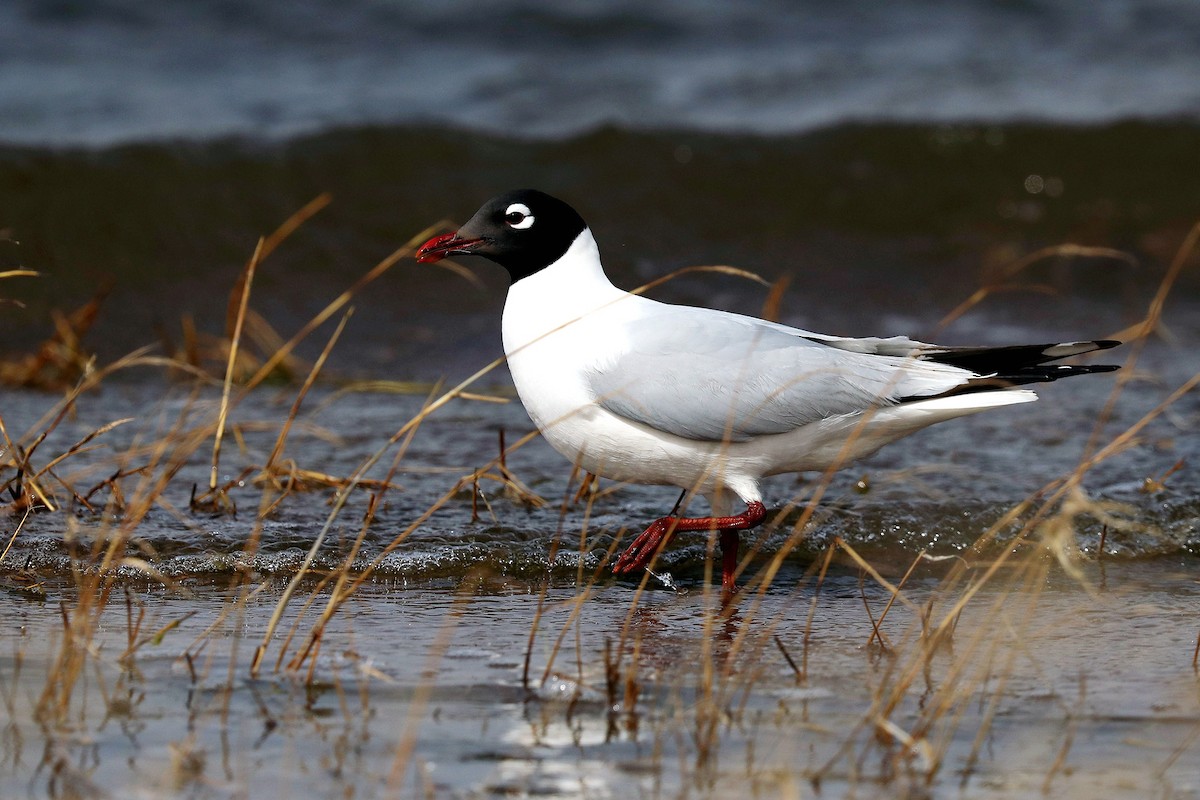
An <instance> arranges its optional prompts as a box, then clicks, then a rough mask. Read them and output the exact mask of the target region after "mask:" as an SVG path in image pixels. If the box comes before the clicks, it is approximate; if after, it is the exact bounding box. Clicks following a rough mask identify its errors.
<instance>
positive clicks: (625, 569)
mask: <svg viewBox="0 0 1200 800" xmlns="http://www.w3.org/2000/svg"><path fill="white" fill-rule="evenodd" d="M766 515H767V510H766V508H765V507H764V506H763V504H762V503H760V502H758V501H757V500H755V501H753V502H750V503H747V504H746V510H745V512H744V513H742V514H737V515H735V516H732V517H661V518H659V519H656V520H654V522H652V523H650V526H649V527H647V528H646V530H644V531H642V533H641V534H639V535H638V537H637V538H636V539H634V540H633V541H632V542H630V544H629V546H628V547H626V548H625V551H624V552H623V553H621V555H620V557H619V558H617V563H615V564H613V572H614V573H615V574H617V575H627V574H629V573H630V572H633V571H635V570H639V569H642V568H644V567H648V566H649V565H650V562H651V561H653V560H654V555H655V554H656V553H657V552H658V551H659V550H660V549H661V548H662V547H664V546H665V545H666V543H667V542H668V541H669V540H670V539H671V537H672V536H674V535H675V533H676V532H678V531H712V530H719V531H722V541H721V549H722V564H721V583H722V585H724V586H726V587H727V588H728V589H730V590H733V589H735V587H734V586H733V572H734V570H735V569H736V567H737V531H740V530H746V529H747V528H753V527H754V526H755V525H758V524H759V523H760V522H762V521H763V518H764V517H765V516H766ZM726 534H730V535H731V536H732V538H730V536H727V535H726Z"/></svg>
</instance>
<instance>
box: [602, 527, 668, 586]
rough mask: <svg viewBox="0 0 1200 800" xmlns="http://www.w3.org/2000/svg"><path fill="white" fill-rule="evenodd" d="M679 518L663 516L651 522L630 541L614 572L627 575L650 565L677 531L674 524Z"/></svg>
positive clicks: (614, 566)
mask: <svg viewBox="0 0 1200 800" xmlns="http://www.w3.org/2000/svg"><path fill="white" fill-rule="evenodd" d="M678 521H679V520H678V519H677V518H676V517H661V518H659V519H656V520H654V522H651V523H650V525H649V527H647V528H646V530H644V531H642V532H641V533H640V534H638V537H637V538H636V539H634V540H633V541H632V542H630V543H629V546H628V547H626V548H625V550H624V552H622V553H621V555H620V557H619V558H618V559H617V563H615V564H613V573H614V574H616V575H626V574H628V573H630V572H634V571H636V570H640V569H642V568H643V567H648V566H650V562H651V561H653V560H654V555H655V553H657V552H658V550H659V548H660V547H662V546H664V545H665V544H666V542H667V541H669V540H670V538H671V536H672V535H673V534H674V533H675V531H674V528H673V525H674V523H676V522H678Z"/></svg>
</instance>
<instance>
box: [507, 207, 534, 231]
mask: <svg viewBox="0 0 1200 800" xmlns="http://www.w3.org/2000/svg"><path fill="white" fill-rule="evenodd" d="M504 224H505V225H507V226H508V227H510V228H512V229H514V230H518V231H523V230H525V229H527V228H531V227H533V214H532V213H530V211H529V206H527V205H525V204H524V203H513V204H512V205H511V206H509V207H508V208H506V209H505V210H504Z"/></svg>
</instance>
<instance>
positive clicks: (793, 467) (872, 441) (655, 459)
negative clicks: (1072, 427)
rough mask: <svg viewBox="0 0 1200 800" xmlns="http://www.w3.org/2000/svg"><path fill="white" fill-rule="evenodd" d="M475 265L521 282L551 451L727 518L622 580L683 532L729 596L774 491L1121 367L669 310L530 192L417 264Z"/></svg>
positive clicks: (516, 331) (663, 524)
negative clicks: (715, 551) (711, 553)
mask: <svg viewBox="0 0 1200 800" xmlns="http://www.w3.org/2000/svg"><path fill="white" fill-rule="evenodd" d="M467 255H471V256H482V257H484V258H487V259H490V260H491V261H493V262H495V263H496V264H499V265H500V266H501V267H503V268H504V269H505V270H507V271H508V274H509V277H510V279H511V285H510V287H509V289H508V296H507V298H506V300H505V304H504V315H503V319H502V323H501V329H502V336H503V341H504V352H505V355H506V357H507V360H508V366H509V369H510V371H511V373H512V378H513V382H514V383H515V385H516V388H517V393H518V394H519V395H520V398H521V402H522V403H523V404H524V406H525V409H526V411H527V412H528V413H529V416H530V418H531V419H532V420H533V422H534V424H535V425H536V426H537V427H538V429H539V430H540V431H541V433H542V436H543V437H544V438H545V439H546V441H547V442H549V444H550V446H551V447H553V448H554V449H555V450H557V451H558V452H559V453H560V454H562V455H563V456H564V457H566V458H567V459H568V460H570V461H571V462H573V463H574V464H576V465H578V466H579V467H581V468H583V469H585V470H587V471H588V472H590V473H592V474H594V475H598V476H602V477H607V478H610V479H613V480H617V481H628V482H634V483H645V484H654V485H669V486H677V487H680V488H681V489H683V490H685V491H688V492H692V493H693V494H698V495H702V496H704V497H705V498H706V499H707V500H708V502H709V504H710V507H711V510H712V516H707V517H678V516H673V515H671V516H666V517H662V518H660V519H657V520H655V521H654V522H652V523H650V525H649V526H648V527H647V528H646V529H645V531H644V532H643V533H642V534H641V535H639V536H637V537H636V538H635V539H634V540H633V541H632V542H631V543H630V544H629V545H628V547H627V548H626V549H625V550H624V552H622V553H621V555H620V556H619V558H618V559H617V560H616V562H615V564H614V566H613V571H614V572H615V573H618V574H627V573H631V572H634V571H636V570H641V569H648V568H649V567H650V565H651V563H652V561H653V560H654V558H655V557H656V556H657V554H658V553H659V552H660V551H661V549H662V548H663V547H664V546H665V545H666V544H667V542H668V541H669V540H670V539H671V537H672V536H673V535H674V534H675V533H677V532H679V531H719V532H720V533H719V542H720V545H721V562H722V563H721V583H722V587H723V590H724V592H725V594H726V596H727V597H728V596H732V594H733V593H734V592H735V591H736V586H735V583H734V578H735V574H736V571H737V566H738V545H739V535H738V532H739V531H743V530H747V529H749V528H753V527H755V526H757V525H758V524H759V523H761V522H762V521H763V518H764V517H765V516H766V508H765V506H764V505H763V495H762V491H761V488H760V483H761V481H762V479H763V478H764V477H767V476H769V475H777V474H781V473H790V472H802V471H810V470H816V471H826V470H830V469H839V468H841V467H843V466H845V465H846V464H848V463H850V462H852V461H854V460H856V459H859V458H862V457H864V456H867V455H869V454H871V453H873V452H875V451H876V450H878V449H879V448H880V447H883V446H884V445H886V444H888V443H890V442H893V441H895V440H897V439H900V438H902V437H904V436H908V435H909V434H911V433H914V432H915V431H918V430H920V429H921V428H924V427H926V426H928V425H932V424H934V423H937V422H942V421H945V420H949V419H953V418H955V417H961V416H965V415H967V414H974V413H977V412H980V411H986V410H988V409H993V408H1000V407H1002V406H1009V405H1014V404H1018V403H1028V402H1031V401H1034V400H1036V399H1037V395H1036V394H1035V393H1034V392H1033V391H1031V390H1029V389H1026V388H1013V387H1021V386H1024V385H1026V384H1031V383H1043V382H1047V381H1054V380H1058V379H1060V378H1068V377H1073V376H1076V375H1087V374H1091V373H1099V372H1109V371H1112V370H1115V369H1117V367H1116V366H1113V365H1064V364H1054V363H1051V362H1054V361H1057V360H1059V359H1063V358H1067V357H1070V356H1076V355H1080V354H1083V353H1089V352H1092V351H1095V350H1105V349H1108V348H1111V347H1115V346H1117V345H1119V344H1120V342H1117V341H1112V340H1103V339H1102V340H1095V341H1080V342H1063V343H1057V344H1035V345H1015V346H1002V347H944V346H940V345H936V344H928V343H925V342H919V341H915V340H912V339H909V338H906V337H904V336H891V337H887V338H878V337H866V338H847V337H841V336H831V335H827V334H821V333H812V332H810V331H805V330H800V329H798V328H793V327H789V326H787V325H781V324H778V323H774V322H768V321H766V320H762V319H758V318H755V317H751V316H744V315H741V314H733V313H729V312H726V311H719V310H715V309H709V308H698V307H693V306H684V305H672V304H668V303H661V302H657V301H655V300H651V299H649V298H647V297H643V296H641V295H639V294H633V293H630V292H626V291H624V290H623V289H619V288H617V287H616V286H614V285H613V283H612V282H611V281H610V280H609V279H608V276H607V275H605V273H604V269H603V267H602V265H601V262H600V252H599V249H598V248H597V245H596V240H595V239H594V238H593V236H592V232H591V230H590V229H589V228H588V226H587V224H586V223H585V222H584V221H583V218H582V217H580V215H579V214H578V213H577V212H576V211H575V209H573V208H572V207H571V206H569V205H568V204H566V203H564V202H563V201H561V200H558V199H556V198H554V197H551V196H550V195H548V194H545V193H543V192H540V191H536V190H533V189H520V190H516V191H511V192H507V193H505V194H502V195H499V196H498V197H494V198H492V199H491V200H489V201H488V202H486V203H484V205H483V207H482V208H480V209H479V211H478V212H477V213H476V214H475V215H474V216H473V217H472V218H471V219H470V221H468V222H467V224H465V225H463V226H462V227H461V228H460V229H459V230H458V231H456V232H454V233H447V234H443V235H441V236H436V237H434V238H432V239H430V240H429V241H428V242H426V243H425V244H424V245H422V246H421V247H420V248H419V249H418V251H417V254H416V258H417V260H418V261H419V262H422V263H431V262H436V261H439V260H441V259H443V258H446V257H447V256H467ZM733 498H737V499H738V500H740V501H741V502H742V503H743V504H744V505H745V510H744V511H742V512H741V513H736V514H735V513H732V511H733V508H732V502H733Z"/></svg>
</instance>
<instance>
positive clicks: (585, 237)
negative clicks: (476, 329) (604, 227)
mask: <svg viewBox="0 0 1200 800" xmlns="http://www.w3.org/2000/svg"><path fill="white" fill-rule="evenodd" d="M627 294H628V293H627V292H625V291H623V290H621V289H618V288H617V287H616V286H613V285H612V282H611V281H609V279H608V276H607V275H605V274H604V268H603V266H601V264H600V251H599V249H598V248H597V247H596V240H595V239H593V238H592V232H591V231H590V230H589V229H587V228H584V229H583V232H582V233H580V234H579V236H577V237H576V238H575V241H574V242H572V243H571V246H570V248H568V249H567V252H565V253H563V255H562V257H561V258H559V259H558V261H555V262H554V263H553V264H551V265H550V266H548V267H546V268H544V269H542V270H539V271H538V272H535V273H534V274H532V275H528V276H526V277H524V278H522V279H521V280H519V281H517V282H516V283H514V284H513V285H512V286H511V287H510V288H509V290H508V298H507V299H506V300H505V303H504V320H503V323H502V329H503V333H504V351H505V352H506V353H509V354H511V353H513V352H514V351H515V350H516V349H517V348H519V347H521V346H523V345H527V344H529V343H530V342H532V341H534V340H535V339H538V338H539V337H542V336H545V335H546V334H547V333H549V332H551V331H553V330H555V329H558V328H561V327H563V326H565V325H570V324H571V323H573V322H574V321H576V320H578V319H579V318H581V317H583V316H584V315H585V314H588V313H589V312H592V311H595V310H596V309H598V308H600V307H602V306H606V305H609V304H611V303H613V302H615V301H617V300H619V299H621V298H622V297H625V296H627Z"/></svg>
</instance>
